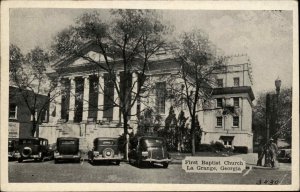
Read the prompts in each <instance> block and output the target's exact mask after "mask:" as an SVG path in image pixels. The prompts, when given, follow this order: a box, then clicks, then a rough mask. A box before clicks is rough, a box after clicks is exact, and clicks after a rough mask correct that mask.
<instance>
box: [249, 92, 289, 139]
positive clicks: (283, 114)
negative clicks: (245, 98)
mask: <svg viewBox="0 0 300 192" xmlns="http://www.w3.org/2000/svg"><path fill="white" fill-rule="evenodd" d="M267 93H269V94H270V95H271V104H270V108H271V109H270V113H271V114H272V115H271V119H270V121H271V125H273V126H270V129H272V130H271V135H270V137H273V138H276V137H281V138H284V139H285V140H286V141H287V142H288V143H291V128H292V125H291V122H292V120H291V118H292V88H283V89H281V91H280V94H279V98H278V106H277V99H276V95H275V93H272V92H267ZM267 93H262V94H260V95H259V97H258V98H257V100H256V105H255V106H254V108H253V121H252V128H253V132H254V133H255V138H256V139H258V137H262V138H266V94H267ZM276 106H277V107H278V121H277V122H278V125H277V126H278V127H280V128H281V129H280V131H278V132H277V131H276V130H274V128H275V126H276V125H275V124H274V122H275V121H276V120H275V118H276V116H275V112H276ZM276 132H277V133H278V134H276ZM274 134H276V135H274Z"/></svg>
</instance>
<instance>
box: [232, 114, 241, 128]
mask: <svg viewBox="0 0 300 192" xmlns="http://www.w3.org/2000/svg"><path fill="white" fill-rule="evenodd" d="M239 122H240V118H239V117H237V116H236V117H233V126H234V127H238V126H239Z"/></svg>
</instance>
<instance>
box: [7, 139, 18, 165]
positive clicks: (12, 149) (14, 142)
mask: <svg viewBox="0 0 300 192" xmlns="http://www.w3.org/2000/svg"><path fill="white" fill-rule="evenodd" d="M18 143H19V139H17V138H9V139H8V160H9V161H11V160H14V159H15V158H16V156H15V154H16V151H17V150H18Z"/></svg>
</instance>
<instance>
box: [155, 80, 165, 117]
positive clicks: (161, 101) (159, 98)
mask: <svg viewBox="0 0 300 192" xmlns="http://www.w3.org/2000/svg"><path fill="white" fill-rule="evenodd" d="M165 94H166V82H159V83H156V108H157V112H158V113H165V102H166V98H165Z"/></svg>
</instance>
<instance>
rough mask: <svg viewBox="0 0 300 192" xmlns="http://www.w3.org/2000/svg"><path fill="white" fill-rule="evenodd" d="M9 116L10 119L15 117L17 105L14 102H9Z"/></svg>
mask: <svg viewBox="0 0 300 192" xmlns="http://www.w3.org/2000/svg"><path fill="white" fill-rule="evenodd" d="M9 118H10V119H16V118H17V105H16V104H14V103H10V104H9Z"/></svg>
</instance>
